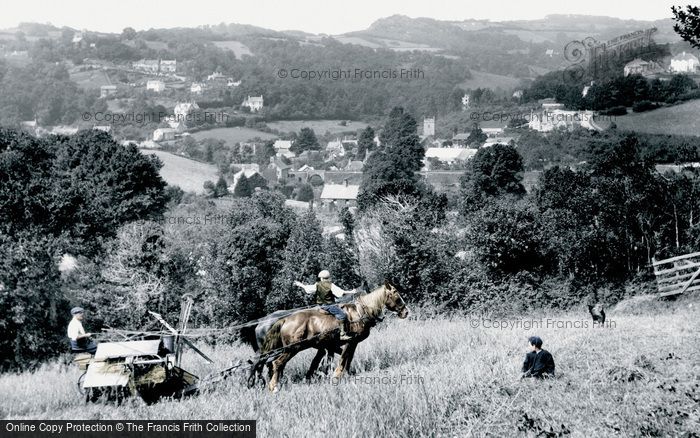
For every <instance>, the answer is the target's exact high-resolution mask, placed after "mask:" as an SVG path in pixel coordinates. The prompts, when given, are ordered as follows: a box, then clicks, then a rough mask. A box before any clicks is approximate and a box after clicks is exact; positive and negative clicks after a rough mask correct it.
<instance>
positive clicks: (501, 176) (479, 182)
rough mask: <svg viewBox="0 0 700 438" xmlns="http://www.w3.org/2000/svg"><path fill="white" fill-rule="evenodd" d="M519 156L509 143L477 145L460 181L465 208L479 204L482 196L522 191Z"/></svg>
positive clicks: (520, 159)
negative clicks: (489, 145)
mask: <svg viewBox="0 0 700 438" xmlns="http://www.w3.org/2000/svg"><path fill="white" fill-rule="evenodd" d="M522 172H523V159H522V157H521V156H520V154H519V153H518V151H517V150H516V149H515V147H514V146H512V145H503V144H496V145H493V146H491V147H488V148H481V149H479V151H478V152H477V153H476V155H475V156H474V158H472V160H471V165H470V166H469V170H467V172H466V173H465V174H464V175H463V176H462V179H461V181H460V185H461V188H462V195H463V196H464V205H463V207H464V208H465V209H466V211H469V210H471V209H473V208H478V207H480V206H481V205H483V203H484V201H485V199H486V198H489V197H499V196H502V195H514V196H516V197H522V196H523V195H525V187H523V184H522V178H523V175H522Z"/></svg>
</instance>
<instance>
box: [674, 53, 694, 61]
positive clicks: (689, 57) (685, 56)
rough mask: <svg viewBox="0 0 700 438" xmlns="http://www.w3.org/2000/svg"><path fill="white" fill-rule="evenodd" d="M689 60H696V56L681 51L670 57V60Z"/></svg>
mask: <svg viewBox="0 0 700 438" xmlns="http://www.w3.org/2000/svg"><path fill="white" fill-rule="evenodd" d="M691 60H693V61H695V62H698V57H697V56H695V55H693V54H692V53H687V52H683V53H679V54H678V55H676V56H674V57H673V58H671V61H691Z"/></svg>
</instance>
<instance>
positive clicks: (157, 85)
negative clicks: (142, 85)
mask: <svg viewBox="0 0 700 438" xmlns="http://www.w3.org/2000/svg"><path fill="white" fill-rule="evenodd" d="M146 90H148V91H153V92H154V93H160V92H162V91H165V82H163V81H148V82H146Z"/></svg>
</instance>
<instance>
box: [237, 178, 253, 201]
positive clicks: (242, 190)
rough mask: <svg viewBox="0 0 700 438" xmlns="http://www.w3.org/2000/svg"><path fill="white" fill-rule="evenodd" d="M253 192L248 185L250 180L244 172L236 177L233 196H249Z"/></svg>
mask: <svg viewBox="0 0 700 438" xmlns="http://www.w3.org/2000/svg"><path fill="white" fill-rule="evenodd" d="M252 194H253V189H252V188H251V187H250V182H249V181H248V178H246V176H245V174H243V175H241V176H239V177H238V182H237V183H236V187H234V189H233V196H235V197H237V198H250V196H251V195H252Z"/></svg>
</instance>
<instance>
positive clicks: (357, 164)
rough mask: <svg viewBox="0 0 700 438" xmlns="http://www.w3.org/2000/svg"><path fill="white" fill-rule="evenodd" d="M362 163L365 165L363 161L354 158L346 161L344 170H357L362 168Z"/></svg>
mask: <svg viewBox="0 0 700 438" xmlns="http://www.w3.org/2000/svg"><path fill="white" fill-rule="evenodd" d="M364 165H365V163H363V162H362V161H359V160H354V161H350V162H348V165H347V166H345V169H344V170H347V171H349V172H359V171H361V170H362V168H363V167H364Z"/></svg>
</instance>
